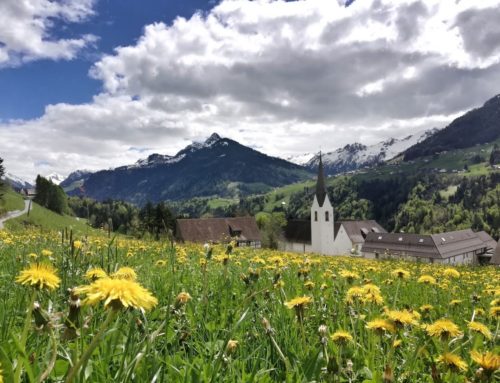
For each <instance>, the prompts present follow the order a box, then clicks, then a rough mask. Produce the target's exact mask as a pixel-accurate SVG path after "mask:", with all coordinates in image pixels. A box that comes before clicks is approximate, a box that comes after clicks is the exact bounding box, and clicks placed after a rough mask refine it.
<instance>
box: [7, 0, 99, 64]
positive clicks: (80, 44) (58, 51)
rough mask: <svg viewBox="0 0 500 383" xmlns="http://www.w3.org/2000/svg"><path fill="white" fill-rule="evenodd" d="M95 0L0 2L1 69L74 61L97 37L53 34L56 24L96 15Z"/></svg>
mask: <svg viewBox="0 0 500 383" xmlns="http://www.w3.org/2000/svg"><path fill="white" fill-rule="evenodd" d="M94 3H95V0H64V1H51V0H2V1H1V2H0V67H2V66H4V67H5V66H15V65H19V64H20V63H22V62H26V61H32V60H38V59H52V60H59V59H64V60H68V59H72V58H74V57H75V55H76V54H77V53H78V51H80V50H81V49H82V48H84V47H85V46H87V45H89V44H91V43H93V42H94V41H95V40H96V37H95V36H93V35H84V36H81V37H79V38H76V39H64V38H57V37H55V36H52V35H51V29H52V27H53V25H54V21H55V20H57V21H61V22H65V23H78V22H82V21H84V20H86V19H87V18H88V17H89V16H91V15H93V13H94V11H93V8H92V7H93V5H94Z"/></svg>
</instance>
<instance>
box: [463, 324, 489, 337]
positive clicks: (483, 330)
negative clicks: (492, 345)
mask: <svg viewBox="0 0 500 383" xmlns="http://www.w3.org/2000/svg"><path fill="white" fill-rule="evenodd" d="M467 327H468V328H469V330H471V331H472V332H476V333H479V334H482V335H483V336H484V337H485V338H486V339H491V337H492V335H491V331H490V330H489V328H488V327H487V326H485V325H484V324H482V323H479V322H470V323H469V324H468V325H467Z"/></svg>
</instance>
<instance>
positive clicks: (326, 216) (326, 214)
mask: <svg viewBox="0 0 500 383" xmlns="http://www.w3.org/2000/svg"><path fill="white" fill-rule="evenodd" d="M328 213H329V212H328V211H325V221H326V222H328V221H329V220H330V215H329V214H328Z"/></svg>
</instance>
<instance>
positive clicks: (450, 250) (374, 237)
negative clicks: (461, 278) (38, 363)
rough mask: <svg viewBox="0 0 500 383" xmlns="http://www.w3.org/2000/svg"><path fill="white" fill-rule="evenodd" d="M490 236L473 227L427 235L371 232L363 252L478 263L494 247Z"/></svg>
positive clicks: (375, 256) (372, 255)
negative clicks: (474, 230)
mask: <svg viewBox="0 0 500 383" xmlns="http://www.w3.org/2000/svg"><path fill="white" fill-rule="evenodd" d="M485 234H486V233H485ZM488 237H489V236H488ZM489 238H491V237H489ZM485 239H486V241H485ZM487 239H488V238H486V236H485V235H484V234H480V235H479V233H474V232H473V231H472V230H471V229H467V230H459V231H453V232H448V233H441V234H426V235H421V234H406V233H380V234H377V233H368V235H367V236H366V239H365V243H364V245H363V249H362V254H363V256H364V257H365V258H372V259H404V260H411V261H419V262H428V263H445V264H476V263H478V262H479V260H480V258H481V257H482V256H484V255H485V254H487V252H488V249H490V246H491V244H492V242H491V241H489V240H487ZM491 240H492V241H493V239H491ZM493 242H494V241H493Z"/></svg>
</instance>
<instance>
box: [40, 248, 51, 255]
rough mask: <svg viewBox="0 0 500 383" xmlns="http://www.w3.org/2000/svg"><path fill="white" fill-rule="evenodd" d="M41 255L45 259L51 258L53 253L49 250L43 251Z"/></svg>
mask: <svg viewBox="0 0 500 383" xmlns="http://www.w3.org/2000/svg"><path fill="white" fill-rule="evenodd" d="M41 254H42V256H44V257H50V256H51V255H52V251H50V250H47V249H43V250H42V253H41Z"/></svg>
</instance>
